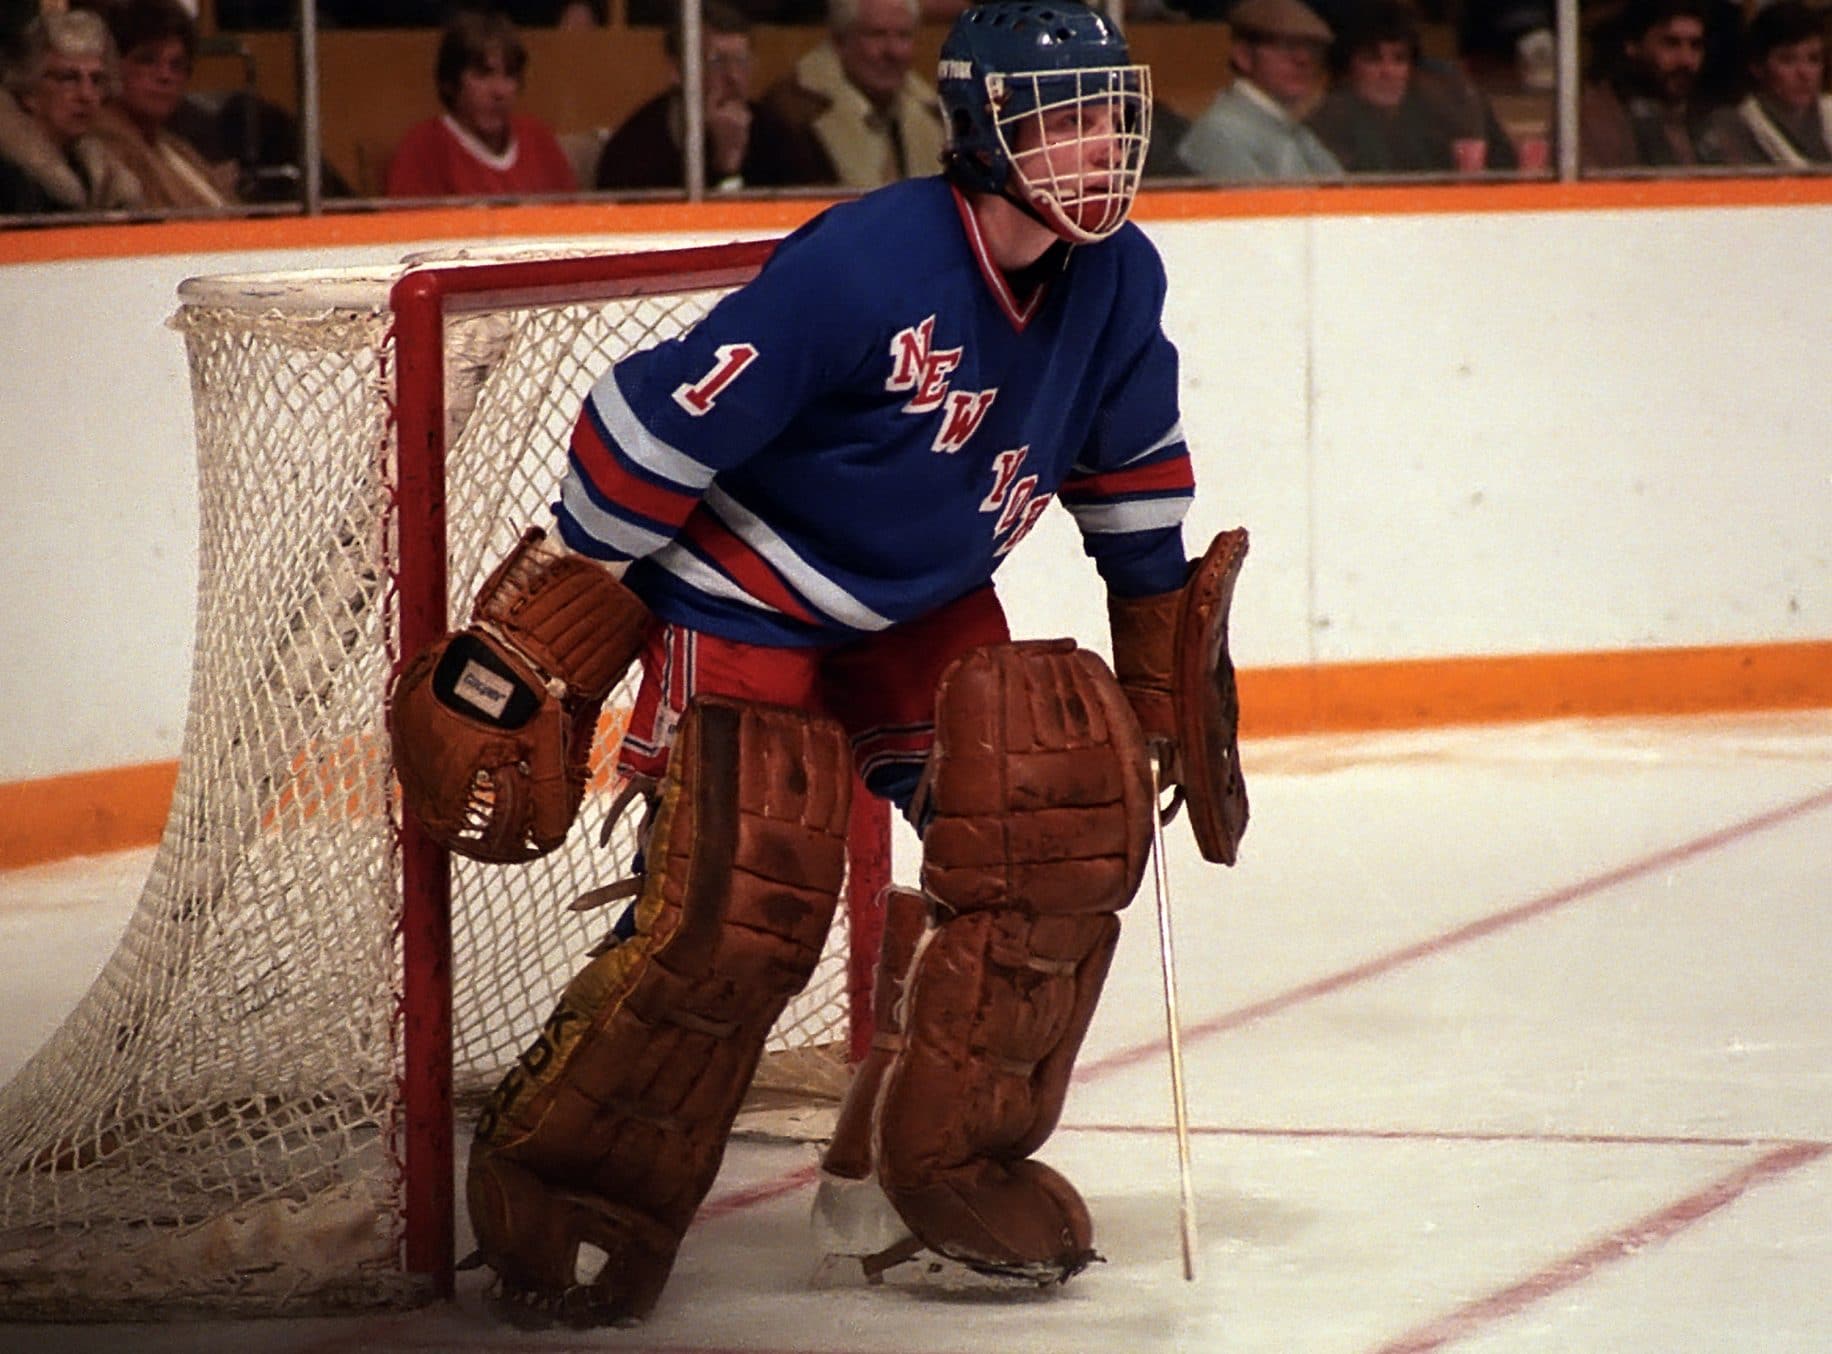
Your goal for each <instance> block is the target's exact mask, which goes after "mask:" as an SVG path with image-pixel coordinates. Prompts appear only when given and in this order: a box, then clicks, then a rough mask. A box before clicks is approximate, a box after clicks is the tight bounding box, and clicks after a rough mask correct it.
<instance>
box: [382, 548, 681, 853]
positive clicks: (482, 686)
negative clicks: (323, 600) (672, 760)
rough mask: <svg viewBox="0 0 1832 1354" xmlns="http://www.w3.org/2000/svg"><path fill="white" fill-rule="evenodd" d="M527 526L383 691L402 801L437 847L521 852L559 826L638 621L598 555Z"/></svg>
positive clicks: (552, 842) (573, 804)
mask: <svg viewBox="0 0 1832 1354" xmlns="http://www.w3.org/2000/svg"><path fill="white" fill-rule="evenodd" d="M544 539H545V538H544V533H542V532H541V531H540V530H538V529H530V530H529V531H528V532H527V534H526V535H524V536H523V537H522V539H521V541H520V542H519V543H518V544H517V545H516V547H515V549H514V550H513V551H511V552H510V554H509V557H508V558H507V559H505V560H504V561H503V562H502V563H501V564H500V565H498V566H497V569H496V571H495V572H494V573H492V574H491V575H490V577H489V579H488V580H487V581H486V582H485V583H484V585H483V589H482V591H480V592H479V593H478V595H477V600H476V602H475V603H474V604H473V606H472V608H471V624H470V625H468V626H467V627H465V628H464V629H463V630H458V631H454V632H452V633H451V634H448V635H446V636H444V637H443V638H442V639H440V640H438V641H437V642H436V643H434V644H431V645H429V646H428V647H427V648H426V649H424V650H422V651H421V652H420V653H419V654H417V655H415V656H414V657H413V658H412V659H411V660H410V661H409V662H408V664H407V665H406V667H405V668H404V669H403V670H402V671H401V674H400V676H399V677H398V678H397V679H396V681H395V684H394V689H393V691H392V692H391V694H390V700H389V704H388V733H389V739H390V742H391V744H392V747H393V753H394V765H395V773H396V775H397V776H398V777H399V778H400V782H401V795H402V798H403V799H404V801H405V802H406V805H407V808H408V810H409V811H410V812H412V814H413V815H414V817H415V818H417V819H418V820H419V822H420V824H421V826H422V827H424V828H425V829H426V831H427V833H428V835H430V836H431V837H432V838H433V839H434V840H435V841H437V842H438V843H439V844H440V845H442V846H444V847H446V848H447V849H448V850H451V851H456V852H458V853H459V854H460V855H464V856H469V857H471V858H472V859H474V860H482V861H489V862H492V863H506V862H512V861H521V860H531V859H533V858H534V857H536V856H539V855H543V854H545V853H546V852H548V851H551V850H553V848H554V847H556V846H558V845H559V844H560V843H561V842H562V841H563V840H564V839H565V837H566V833H567V830H568V829H569V828H570V827H571V826H572V822H573V819H574V817H575V816H576V815H577V814H578V812H579V803H580V800H581V799H582V798H583V796H584V793H585V780H586V774H587V769H588V768H587V758H588V757H589V756H590V753H591V744H592V735H593V733H594V731H595V730H596V728H597V723H598V711H599V707H600V706H602V705H603V703H604V698H605V696H606V695H607V694H608V693H609V692H610V689H611V687H612V685H613V684H614V683H615V682H616V681H617V679H618V678H619V677H620V676H621V675H622V674H623V671H624V669H625V668H627V667H628V666H629V664H630V662H631V660H632V659H633V658H635V656H636V654H637V651H638V650H639V649H640V648H641V646H642V642H643V637H644V635H645V633H646V632H647V630H648V626H649V620H650V617H649V612H648V609H647V608H646V607H644V606H643V604H642V603H641V602H640V601H638V600H637V598H636V595H635V594H634V593H632V592H630V591H629V590H628V589H627V588H625V587H624V586H623V584H622V583H620V582H618V581H617V579H615V578H613V577H612V576H611V574H610V572H609V571H608V570H607V569H605V568H604V566H602V565H600V564H597V563H594V562H593V561H591V560H589V559H586V558H585V557H583V556H580V555H573V554H568V553H566V552H564V551H562V550H557V549H555V548H553V547H552V546H549V545H546V544H545V543H544Z"/></svg>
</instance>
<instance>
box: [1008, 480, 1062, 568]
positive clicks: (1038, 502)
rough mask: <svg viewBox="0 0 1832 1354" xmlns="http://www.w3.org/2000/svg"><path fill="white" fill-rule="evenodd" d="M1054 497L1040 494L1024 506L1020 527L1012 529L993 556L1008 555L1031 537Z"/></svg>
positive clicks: (1019, 522)
mask: <svg viewBox="0 0 1832 1354" xmlns="http://www.w3.org/2000/svg"><path fill="white" fill-rule="evenodd" d="M1053 497H1055V495H1053V494H1038V495H1037V496H1036V497H1035V498H1033V499H1031V501H1030V502H1028V503H1026V504H1025V505H1024V516H1023V517H1022V518H1020V519H1019V521H1018V525H1017V526H1015V527H1013V528H1012V533H1011V535H1009V536H1007V537H1006V538H1005V539H1004V540H1003V541H1001V542H999V548H998V549H997V550H995V551H993V554H994V555H1003V554H1005V553H1007V552H1008V551H1010V549H1011V548H1012V547H1013V546H1014V545H1016V544H1017V543H1018V542H1019V541H1021V540H1023V539H1024V538H1025V537H1026V536H1028V535H1030V529H1031V528H1032V527H1034V526H1036V525H1037V519H1038V518H1039V517H1041V516H1043V510H1044V509H1045V508H1047V507H1049V506H1050V499H1052V498H1053Z"/></svg>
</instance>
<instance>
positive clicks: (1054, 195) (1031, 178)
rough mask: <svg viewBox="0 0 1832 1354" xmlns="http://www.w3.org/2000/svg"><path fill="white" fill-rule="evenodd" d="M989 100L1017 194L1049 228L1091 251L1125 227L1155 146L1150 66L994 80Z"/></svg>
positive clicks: (989, 83) (989, 85)
mask: <svg viewBox="0 0 1832 1354" xmlns="http://www.w3.org/2000/svg"><path fill="white" fill-rule="evenodd" d="M986 93H987V97H988V98H989V100H990V101H991V104H992V108H993V129H994V131H995V132H996V133H997V134H998V138H999V145H1000V147H1001V148H1002V149H1003V150H1004V152H1005V157H1006V159H1007V160H1009V161H1010V163H1011V166H1012V171H1013V173H1014V174H1015V175H1016V176H1017V185H1016V186H1017V190H1018V191H1019V193H1020V194H1021V195H1022V196H1023V197H1024V198H1025V200H1026V201H1028V202H1029V203H1030V204H1031V206H1032V207H1033V208H1034V209H1035V210H1036V211H1037V213H1038V215H1040V216H1041V217H1043V219H1044V220H1045V221H1046V222H1048V223H1049V225H1050V227H1051V229H1053V230H1055V232H1056V233H1057V234H1058V235H1060V236H1062V238H1063V239H1065V240H1071V241H1075V242H1078V243H1083V244H1091V243H1093V242H1094V241H1096V240H1104V239H1106V238H1107V237H1108V236H1109V235H1111V234H1113V232H1114V231H1116V230H1118V229H1119V228H1120V227H1121V226H1122V225H1124V224H1125V222H1126V214H1127V213H1128V212H1130V211H1131V210H1132V200H1133V198H1134V196H1136V195H1137V193H1138V191H1139V175H1140V174H1141V173H1142V172H1143V171H1144V168H1145V151H1146V148H1147V147H1148V146H1149V145H1150V144H1151V71H1150V69H1149V68H1148V67H1145V66H1106V67H1100V68H1097V69H1093V70H1073V71H1036V72H1027V73H1023V74H1012V75H989V76H987V77H986Z"/></svg>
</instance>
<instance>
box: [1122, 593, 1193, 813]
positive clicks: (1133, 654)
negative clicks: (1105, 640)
mask: <svg viewBox="0 0 1832 1354" xmlns="http://www.w3.org/2000/svg"><path fill="white" fill-rule="evenodd" d="M1182 596H1183V592H1182V589H1180V588H1179V589H1175V590H1173V591H1171V592H1160V593H1154V594H1152V595H1151V596H1149V597H1119V596H1115V595H1114V594H1113V593H1108V594H1107V623H1108V625H1109V627H1110V628H1111V631H1112V636H1113V673H1114V676H1116V677H1118V678H1119V680H1120V689H1121V690H1122V691H1124V692H1125V693H1126V699H1127V700H1128V701H1130V702H1131V704H1132V712H1133V713H1134V714H1135V715H1137V716H1138V717H1139V727H1140V728H1142V729H1143V730H1144V731H1145V741H1146V742H1147V743H1148V744H1150V745H1151V748H1152V751H1153V752H1154V753H1155V754H1156V756H1157V759H1158V788H1159V789H1160V790H1170V789H1173V788H1176V787H1179V786H1181V785H1182V783H1183V768H1182V759H1181V757H1180V756H1179V755H1178V750H1177V713H1176V704H1175V698H1174V696H1173V695H1172V692H1173V689H1174V687H1173V684H1174V682H1175V677H1174V672H1175V668H1176V654H1177V604H1178V601H1179V600H1180V599H1181V598H1182ZM1179 802H1180V801H1179V800H1177V799H1173V800H1172V801H1171V806H1170V808H1169V809H1168V810H1166V811H1165V820H1166V821H1169V817H1170V815H1171V814H1174V813H1175V812H1176V809H1177V805H1178V803H1179Z"/></svg>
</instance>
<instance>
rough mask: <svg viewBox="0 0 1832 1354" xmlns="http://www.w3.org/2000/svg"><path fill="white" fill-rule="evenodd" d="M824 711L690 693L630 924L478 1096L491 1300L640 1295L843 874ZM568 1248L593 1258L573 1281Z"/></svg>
mask: <svg viewBox="0 0 1832 1354" xmlns="http://www.w3.org/2000/svg"><path fill="white" fill-rule="evenodd" d="M851 787H852V770H851V762H850V753H849V751H848V747H847V743H846V738H845V735H844V733H843V732H842V731H841V730H840V728H839V726H838V725H837V724H834V723H833V722H831V721H829V720H824V719H815V718H811V717H809V716H807V715H804V714H801V713H799V712H796V711H792V710H781V709H775V708H771V707H763V706H758V705H752V704H748V703H745V702H740V701H730V700H720V699H712V698H701V699H698V700H696V701H694V702H693V703H692V704H691V705H689V707H688V709H687V712H686V714H685V715H684V717H683V720H682V724H681V727H680V730H679V733H678V736H677V739H676V742H675V746H674V752H673V755H672V757H671V758H670V763H669V770H668V775H667V778H666V779H665V780H664V781H663V783H662V787H661V799H660V805H659V807H658V810H657V814H656V819H655V825H654V832H653V836H652V838H651V840H650V843H649V847H648V851H647V856H648V861H649V870H648V873H647V875H646V877H645V879H644V885H643V891H642V894H641V896H640V897H639V898H638V900H637V904H636V933H635V935H634V936H633V937H631V938H630V939H629V940H626V941H624V942H623V943H621V944H618V945H615V946H613V947H612V948H610V949H609V950H607V951H605V952H604V953H602V954H601V955H600V956H599V957H597V958H596V959H594V960H593V961H592V962H591V963H590V964H588V965H587V966H586V967H585V968H584V969H583V970H582V971H581V972H580V973H579V974H578V975H577V976H576V977H575V978H574V979H573V980H572V982H571V983H570V984H568V986H567V988H566V990H565V992H564V993H563V994H562V996H561V998H560V1002H559V1005H558V1007H557V1008H556V1009H555V1011H554V1013H553V1015H552V1016H551V1017H550V1018H549V1019H548V1021H547V1023H546V1025H545V1026H544V1027H543V1029H542V1031H541V1034H540V1038H539V1039H538V1040H537V1041H536V1042H535V1044H534V1046H533V1047H531V1048H530V1049H529V1050H528V1051H527V1052H526V1053H524V1054H523V1055H522V1056H521V1058H520V1059H519V1060H518V1062H517V1064H516V1066H515V1067H513V1068H512V1069H511V1070H510V1071H509V1073H508V1074H507V1075H506V1076H505V1077H504V1078H503V1080H502V1083H501V1084H500V1085H499V1086H498V1087H497V1089H496V1091H495V1093H494V1094H493V1095H492V1096H491V1098H490V1100H489V1102H488V1103H487V1105H486V1106H485V1108H484V1111H483V1114H482V1116H481V1117H480V1119H479V1122H478V1127H477V1144H476V1147H475V1148H474V1150H473V1152H472V1165H471V1173H470V1184H469V1196H470V1204H471V1216H472V1221H473V1224H474V1226H475V1228H476V1231H477V1237H478V1243H479V1246H480V1248H481V1250H482V1252H483V1256H484V1259H485V1260H486V1261H487V1262H488V1263H489V1264H490V1265H491V1267H492V1268H494V1269H495V1270H496V1271H497V1273H498V1275H499V1276H500V1277H501V1279H502V1281H503V1286H504V1289H505V1291H506V1292H507V1293H509V1294H513V1295H515V1296H518V1297H520V1298H521V1299H522V1300H523V1301H527V1302H530V1303H531V1304H534V1305H539V1306H545V1307H547V1308H549V1309H553V1310H558V1311H561V1312H564V1313H565V1314H567V1315H569V1316H571V1317H573V1318H574V1319H584V1320H588V1321H615V1320H626V1319H632V1318H639V1317H641V1316H643V1315H645V1314H646V1313H647V1312H648V1311H649V1310H650V1309H651V1308H652V1307H653V1306H654V1304H655V1301H656V1299H657V1298H658V1297H659V1295H660V1293H661V1290H662V1286H663V1285H664V1284H665V1282H666V1281H667V1277H668V1273H669V1270H670V1269H671V1268H672V1266H673V1263H674V1256H675V1251H676V1249H677V1248H678V1246H679V1243H680V1238H681V1236H682V1234H683V1233H684V1232H685V1231H686V1229H687V1224H688V1223H689V1222H690V1221H691V1220H692V1217H693V1214H694V1211H695V1209H697V1208H698V1207H699V1204H700V1202H701V1200H702V1199H703V1198H704V1197H705V1195H706V1191H707V1190H708V1189H709V1188H711V1185H712V1182H713V1178H714V1176H715V1175H716V1174H717V1173H718V1168H719V1163H720V1160H721V1159H722V1157H723V1155H724V1150H725V1140H726V1137H727V1136H728V1135H729V1133H730V1131H731V1125H732V1121H733V1119H734V1118H735V1117H736V1114H737V1111H738V1106H739V1102H740V1101H741V1099H742V1097H743V1095H744V1092H745V1089H746V1088H747V1086H748V1085H749V1083H750V1079H751V1076H752V1074H753V1073H754V1072H755V1070H756V1066H757V1061H758V1058H759V1056H760V1054H761V1052H762V1048H763V1042H764V1039H765V1037H766V1036H767V1035H768V1033H769V1031H770V1028H771V1027H772V1026H773V1025H774V1024H775V1022H776V1019H777V1017H778V1016H779V1015H780V1014H781V1012H782V1008H783V1006H784V1005H785V1004H786V1003H787V1001H788V999H789V998H790V997H791V996H793V995H794V994H795V993H796V992H798V991H800V990H801V988H802V987H803V986H804V985H805V984H806V983H807V981H808V977H809V975H810V974H811V973H812V972H813V970H814V965H815V963H816V961H817V960H818V959H819V957H820V953H821V947H822V944H823V942H824V940H825V938H826V934H827V929H828V926H829V925H830V924H831V922H832V919H833V911H834V906H835V903H836V901H837V899H838V896H839V891H840V885H841V880H842V877H843V873H844V868H845V834H846V826H847V810H848V800H849V797H850V793H851ZM581 1242H588V1243H590V1244H591V1245H593V1246H595V1247H597V1248H598V1249H600V1250H603V1251H606V1252H608V1253H609V1254H610V1256H611V1260H610V1262H609V1263H607V1264H605V1265H604V1267H603V1269H602V1271H601V1272H600V1273H599V1274H598V1275H597V1277H596V1278H594V1279H590V1280H589V1281H587V1280H583V1279H581V1277H580V1276H579V1275H578V1274H577V1273H576V1258H577V1252H578V1248H579V1244H580V1243H581Z"/></svg>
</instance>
